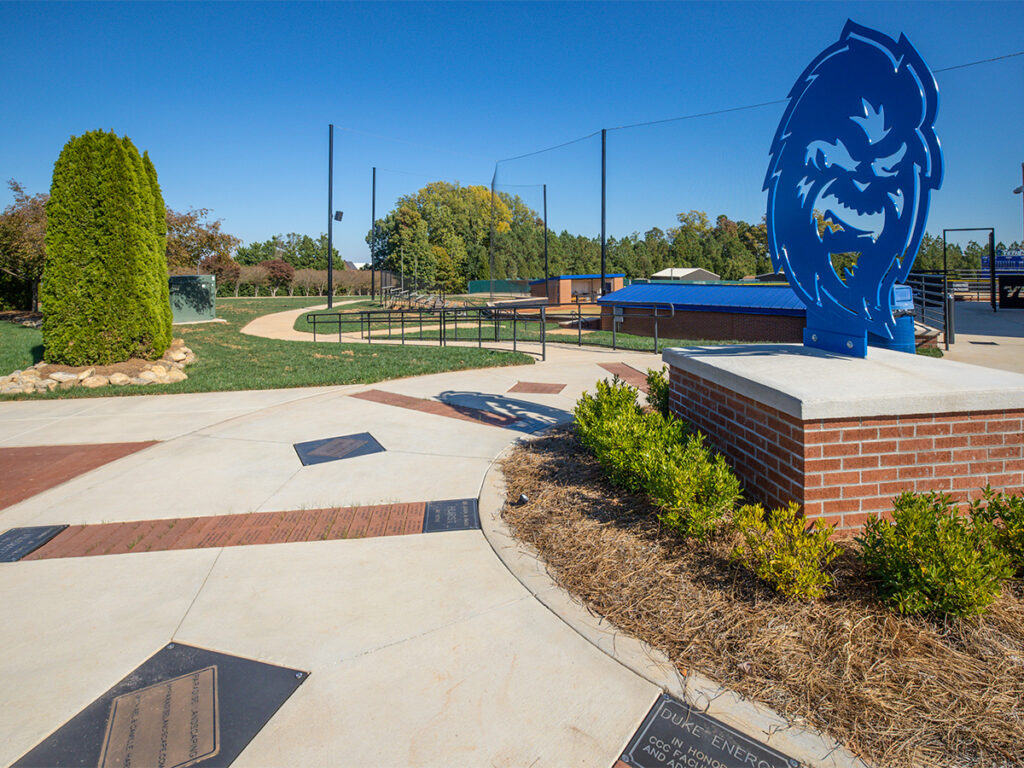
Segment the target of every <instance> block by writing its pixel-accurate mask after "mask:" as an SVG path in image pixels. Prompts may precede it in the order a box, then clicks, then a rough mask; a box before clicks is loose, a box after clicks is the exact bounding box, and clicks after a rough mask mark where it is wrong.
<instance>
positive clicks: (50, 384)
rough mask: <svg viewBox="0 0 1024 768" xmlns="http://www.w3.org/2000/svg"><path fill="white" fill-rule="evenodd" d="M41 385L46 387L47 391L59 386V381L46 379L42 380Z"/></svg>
mask: <svg viewBox="0 0 1024 768" xmlns="http://www.w3.org/2000/svg"><path fill="white" fill-rule="evenodd" d="M43 386H44V387H45V388H46V391H47V392H52V391H53V390H55V389H56V388H57V387H59V386H60V383H59V382H56V381H54V380H53V379H46V380H45V381H44V382H43Z"/></svg>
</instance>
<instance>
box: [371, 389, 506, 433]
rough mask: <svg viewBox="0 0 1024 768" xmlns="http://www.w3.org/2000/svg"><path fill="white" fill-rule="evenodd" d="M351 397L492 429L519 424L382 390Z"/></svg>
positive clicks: (500, 415) (463, 407)
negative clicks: (473, 423)
mask: <svg viewBox="0 0 1024 768" xmlns="http://www.w3.org/2000/svg"><path fill="white" fill-rule="evenodd" d="M351 397H358V398H359V399H360V400H369V401H370V402H371V403H381V404H382V405H393V406H396V407H398V408H408V409H409V410H411V411H419V412H420V413H431V414H434V415H435V416H447V417H448V418H450V419H459V420H461V421H472V422H475V423H477V424H487V425H489V426H492V427H511V426H513V425H515V424H518V423H519V422H518V419H516V418H515V417H514V416H509V415H508V414H505V413H495V412H493V411H484V410H481V409H480V408H472V407H470V406H468V405H449V404H448V403H442V402H439V401H437V400H426V399H424V398H422V397H409V396H408V395H399V394H397V393H395V392H385V391H384V390H382V389H368V390H366V391H365V392H357V393H356V394H354V395H351Z"/></svg>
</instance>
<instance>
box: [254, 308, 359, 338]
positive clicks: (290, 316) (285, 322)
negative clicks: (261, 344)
mask: <svg viewBox="0 0 1024 768" xmlns="http://www.w3.org/2000/svg"><path fill="white" fill-rule="evenodd" d="M360 301H362V299H349V300H348V301H336V302H334V306H336V307H343V306H345V305H346V304H358V303H359V302H360ZM319 309H327V305H326V304H318V305H316V306H313V307H301V308H299V309H286V310H285V311H283V312H274V313H272V314H269V315H263V316H262V317H257V318H256V319H255V320H252V321H250V322H249V323H247V324H246V325H245V326H244V327H243V328H242V331H241V332H242V333H244V334H246V335H248V336H262V337H263V338H265V339H281V340H283V341H313V334H312V333H303V332H302V331H296V330H295V321H296V320H298V319H299V318H300V317H302V316H303V315H304V314H306V313H307V312H313V311H315V310H319ZM329 340H330V339H328V341H329Z"/></svg>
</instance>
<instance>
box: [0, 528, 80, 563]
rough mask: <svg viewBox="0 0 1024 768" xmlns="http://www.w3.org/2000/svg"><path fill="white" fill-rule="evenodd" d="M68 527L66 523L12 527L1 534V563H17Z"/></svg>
mask: <svg viewBox="0 0 1024 768" xmlns="http://www.w3.org/2000/svg"><path fill="white" fill-rule="evenodd" d="M65 528H67V526H66V525H34V526H31V527H28V528H11V530H9V531H5V532H4V533H2V534H0V563H16V562H18V561H19V560H21V558H23V557H24V556H25V555H28V554H31V553H32V552H35V551H36V550H37V549H39V548H40V547H41V546H43V544H45V543H46V542H48V541H49V540H50V539H52V538H53V537H54V536H56V535H57V534H58V533H60V532H61V531H63V530H64V529H65Z"/></svg>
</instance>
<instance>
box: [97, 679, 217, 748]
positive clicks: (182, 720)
mask: <svg viewBox="0 0 1024 768" xmlns="http://www.w3.org/2000/svg"><path fill="white" fill-rule="evenodd" d="M217 709H218V708H217V667H216V666H215V665H214V666H210V667H205V668H203V669H197V670H196V671H195V672H189V673H188V674H185V675H181V676H180V677H175V678H173V679H172V680H165V681H163V682H160V683H156V684H155V685H150V686H148V687H146V688H140V689H139V690H137V691H132V692H131V693H123V694H121V695H120V696H118V697H116V698H115V699H114V702H113V704H111V705H110V716H109V718H108V720H107V735H106V737H105V738H104V739H103V750H102V752H101V753H100V764H99V768H129V766H133V765H157V766H165V768H186V766H190V765H195V764H196V763H197V762H199V761H200V760H204V759H206V758H207V757H213V756H214V755H216V754H217V752H218V751H220V738H219V737H220V717H219V713H218V711H217Z"/></svg>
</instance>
